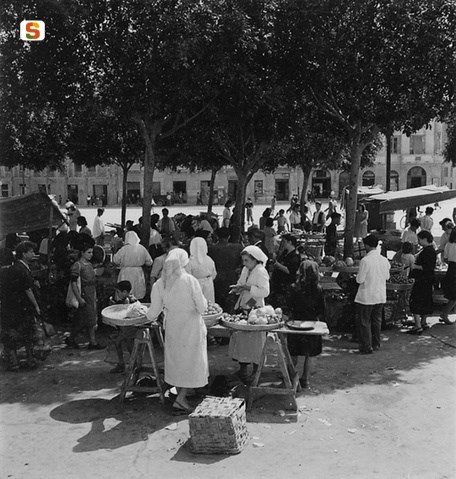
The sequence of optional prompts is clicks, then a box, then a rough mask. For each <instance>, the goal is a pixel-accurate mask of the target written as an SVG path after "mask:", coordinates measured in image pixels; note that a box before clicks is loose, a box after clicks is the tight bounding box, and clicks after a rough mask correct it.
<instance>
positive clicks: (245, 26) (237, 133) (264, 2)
mask: <svg viewBox="0 0 456 479" xmlns="http://www.w3.org/2000/svg"><path fill="white" fill-rule="evenodd" d="M276 7H277V5H276V2H275V1H273V0H248V1H240V0H238V1H231V2H226V3H221V4H220V7H219V8H220V20H219V24H218V30H217V35H216V36H215V39H216V42H217V45H218V47H219V48H218V62H217V65H218V72H217V75H216V77H215V79H214V80H213V82H214V83H213V84H214V89H215V90H216V91H217V96H216V97H215V98H214V100H213V102H212V103H211V105H210V107H209V108H208V110H207V112H205V118H206V120H205V121H207V122H208V128H209V129H210V135H211V137H212V140H213V142H214V144H215V147H216V149H217V151H218V152H219V155H220V157H221V158H222V162H224V163H226V164H228V165H231V166H232V167H233V169H234V171H235V172H236V175H237V179H238V182H237V191H236V199H235V203H236V206H235V209H234V211H233V216H234V218H233V221H234V224H235V225H237V227H238V229H239V231H242V229H243V225H244V204H245V199H246V187H247V185H248V183H249V181H250V180H251V178H252V176H253V175H254V173H255V172H257V171H258V170H259V169H260V168H265V167H266V166H267V165H269V168H271V165H273V164H278V163H279V162H280V161H281V160H282V159H283V157H284V149H283V147H284V143H283V138H284V135H285V131H284V130H283V125H284V119H285V118H286V112H285V109H284V101H283V99H284V95H285V93H286V92H285V91H284V89H283V88H282V86H281V85H280V84H279V83H278V82H277V78H278V77H277V68H276V64H277V55H278V54H279V53H278V51H277V50H276V49H275V45H274V25H275V14H276V10H277V8H276Z"/></svg>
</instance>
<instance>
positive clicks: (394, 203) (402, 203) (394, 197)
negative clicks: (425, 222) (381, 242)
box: [364, 185, 456, 230]
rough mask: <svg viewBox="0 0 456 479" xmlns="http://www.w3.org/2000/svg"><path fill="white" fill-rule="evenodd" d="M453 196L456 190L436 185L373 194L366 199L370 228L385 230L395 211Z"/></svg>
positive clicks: (454, 196) (455, 194) (455, 195)
mask: <svg viewBox="0 0 456 479" xmlns="http://www.w3.org/2000/svg"><path fill="white" fill-rule="evenodd" d="M452 198H456V190H450V189H449V188H448V187H447V186H434V185H427V186H420V187H418V188H409V189H407V190H401V191H389V192H387V193H380V194H374V195H371V196H369V197H367V198H365V200H364V201H365V204H366V205H367V209H368V211H369V221H368V228H369V230H385V229H387V223H388V222H390V223H391V215H392V214H394V212H395V211H398V210H406V209H408V208H413V207H419V206H425V205H429V204H434V203H438V202H440V201H445V200H449V199H452ZM388 215H390V216H388ZM389 229H394V228H389Z"/></svg>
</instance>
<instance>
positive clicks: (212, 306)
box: [203, 301, 223, 316]
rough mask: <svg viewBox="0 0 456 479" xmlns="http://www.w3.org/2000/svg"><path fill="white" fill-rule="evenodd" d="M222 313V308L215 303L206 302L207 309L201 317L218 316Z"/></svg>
mask: <svg viewBox="0 0 456 479" xmlns="http://www.w3.org/2000/svg"><path fill="white" fill-rule="evenodd" d="M222 311H223V310H222V308H221V307H220V306H219V305H218V304H217V303H213V302H212V301H208V302H207V308H206V310H205V311H204V313H203V316H212V315H214V314H220V313H221V312H222Z"/></svg>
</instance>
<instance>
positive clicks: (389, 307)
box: [382, 299, 399, 329]
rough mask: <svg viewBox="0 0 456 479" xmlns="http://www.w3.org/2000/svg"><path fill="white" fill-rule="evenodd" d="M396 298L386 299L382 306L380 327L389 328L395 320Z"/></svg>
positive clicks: (396, 310)
mask: <svg viewBox="0 0 456 479" xmlns="http://www.w3.org/2000/svg"><path fill="white" fill-rule="evenodd" d="M398 303H399V301H398V300H397V299H387V300H386V303H385V306H384V307H383V318H382V329H389V328H391V327H393V325H394V322H395V321H396V315H397V312H398Z"/></svg>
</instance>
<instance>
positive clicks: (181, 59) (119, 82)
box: [78, 0, 217, 242]
mask: <svg viewBox="0 0 456 479" xmlns="http://www.w3.org/2000/svg"><path fill="white" fill-rule="evenodd" d="M78 3H79V5H80V12H79V13H80V15H79V18H78V20H79V24H80V29H81V34H80V41H81V43H82V45H83V48H84V50H85V51H86V52H87V56H88V61H87V67H86V69H85V70H84V74H83V76H82V77H81V78H80V79H79V81H80V83H81V84H82V85H84V88H85V89H86V90H87V91H89V92H90V94H89V95H87V97H86V98H85V99H83V101H82V103H81V105H80V107H79V108H80V110H81V111H84V109H85V108H84V102H85V101H87V102H89V103H90V102H93V101H96V102H97V104H98V105H100V108H110V111H111V112H112V115H113V116H114V117H116V118H117V121H118V122H119V123H122V124H125V125H128V126H129V128H130V127H133V126H135V127H136V128H137V131H138V132H139V134H140V136H141V138H142V143H143V146H142V148H141V150H143V151H144V197H143V200H144V202H143V224H144V237H143V241H145V242H147V241H148V237H149V233H150V228H149V225H150V212H151V202H152V183H153V174H154V170H155V168H156V166H157V161H159V159H160V157H159V152H160V144H161V143H162V142H164V140H166V139H167V138H168V137H170V136H173V135H174V134H175V133H176V132H178V131H179V130H180V129H181V128H182V127H184V126H185V125H187V124H188V123H190V122H191V121H192V120H193V119H194V118H196V117H197V116H198V115H200V114H201V113H202V112H203V111H204V110H205V109H206V108H207V106H208V103H207V98H208V91H207V90H208V89H207V85H206V84H207V82H206V79H205V77H206V75H207V71H210V69H208V65H210V62H209V61H208V56H210V52H211V49H213V48H215V47H214V45H213V44H212V41H211V40H212V38H211V35H212V34H211V30H212V29H213V27H214V25H215V23H216V20H217V18H216V16H214V15H212V13H211V11H210V9H209V7H208V6H207V5H206V4H205V3H202V2H201V3H193V2H175V1H172V0H152V1H150V2H143V1H141V0H122V1H121V0H113V1H110V2H105V1H104V0H93V1H92V0H90V1H89V0H78ZM203 93H204V94H203ZM209 97H210V95H209ZM141 150H140V151H141Z"/></svg>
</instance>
